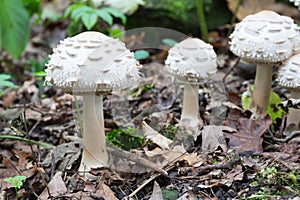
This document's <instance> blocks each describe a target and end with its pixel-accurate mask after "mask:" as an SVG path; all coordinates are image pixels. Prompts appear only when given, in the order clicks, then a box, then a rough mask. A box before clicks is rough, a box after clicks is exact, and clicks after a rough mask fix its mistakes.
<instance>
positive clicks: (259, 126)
mask: <svg viewBox="0 0 300 200" xmlns="http://www.w3.org/2000/svg"><path fill="white" fill-rule="evenodd" d="M271 124H272V119H271V118H270V117H269V116H266V117H265V118H263V119H259V120H250V119H248V118H239V119H237V121H231V122H230V124H229V126H230V127H233V128H235V129H236V130H238V132H234V133H225V137H226V138H227V139H229V142H228V146H229V148H232V149H235V150H236V151H237V152H247V151H249V152H253V153H262V152H263V149H262V142H263V139H262V137H261V136H262V135H263V134H264V132H265V131H266V130H268V128H269V126H270V125H271Z"/></svg>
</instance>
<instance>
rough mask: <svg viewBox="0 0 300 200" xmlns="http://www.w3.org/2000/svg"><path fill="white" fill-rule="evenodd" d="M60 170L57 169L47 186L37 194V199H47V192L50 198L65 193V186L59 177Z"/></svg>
mask: <svg viewBox="0 0 300 200" xmlns="http://www.w3.org/2000/svg"><path fill="white" fill-rule="evenodd" d="M61 175H62V172H60V171H57V172H56V174H55V175H54V177H53V178H52V179H51V181H50V182H49V183H48V185H47V188H45V189H44V191H43V192H42V194H41V195H40V196H39V200H43V199H48V198H49V193H50V195H51V198H53V197H56V196H60V195H64V194H66V193H67V191H68V190H67V187H66V185H65V183H64V181H63V179H62V177H61Z"/></svg>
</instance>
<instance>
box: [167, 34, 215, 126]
mask: <svg viewBox="0 0 300 200" xmlns="http://www.w3.org/2000/svg"><path fill="white" fill-rule="evenodd" d="M165 64H166V69H167V70H168V71H169V72H170V73H171V74H173V75H174V76H175V78H176V79H177V81H178V82H180V83H183V84H184V94H183V108H182V114H181V123H182V124H186V125H188V126H190V127H195V126H197V125H199V124H201V119H200V115H199V104H198V101H199V100H198V99H199V93H198V90H199V84H201V83H204V82H206V81H207V79H208V77H209V76H210V75H211V74H213V73H215V72H216V71H217V55H216V53H215V52H214V50H213V47H212V46H211V45H210V44H207V43H205V42H203V41H202V40H200V39H198V38H187V39H185V40H183V41H182V42H180V43H177V44H176V45H175V46H174V47H172V48H171V49H170V50H169V55H168V57H167V59H166V61H165Z"/></svg>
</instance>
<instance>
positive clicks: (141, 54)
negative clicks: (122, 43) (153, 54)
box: [134, 50, 150, 60]
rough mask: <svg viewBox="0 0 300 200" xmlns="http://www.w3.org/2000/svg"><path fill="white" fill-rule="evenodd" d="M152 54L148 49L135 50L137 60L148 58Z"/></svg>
mask: <svg viewBox="0 0 300 200" xmlns="http://www.w3.org/2000/svg"><path fill="white" fill-rule="evenodd" d="M149 56H150V54H149V52H148V51H146V50H136V51H135V52H134V58H135V59H136V60H142V59H146V58H148V57H149Z"/></svg>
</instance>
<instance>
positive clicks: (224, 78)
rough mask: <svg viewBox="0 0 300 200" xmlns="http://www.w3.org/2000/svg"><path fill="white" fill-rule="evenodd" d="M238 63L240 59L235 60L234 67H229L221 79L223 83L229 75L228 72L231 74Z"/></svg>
mask: <svg viewBox="0 0 300 200" xmlns="http://www.w3.org/2000/svg"><path fill="white" fill-rule="evenodd" d="M239 62H240V58H237V59H236V62H235V63H234V65H232V66H231V67H230V69H229V70H227V72H226V73H225V75H224V77H223V82H224V83H225V80H226V78H227V76H228V75H229V74H230V72H232V70H233V69H234V68H235V67H236V66H237V65H238V64H239Z"/></svg>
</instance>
